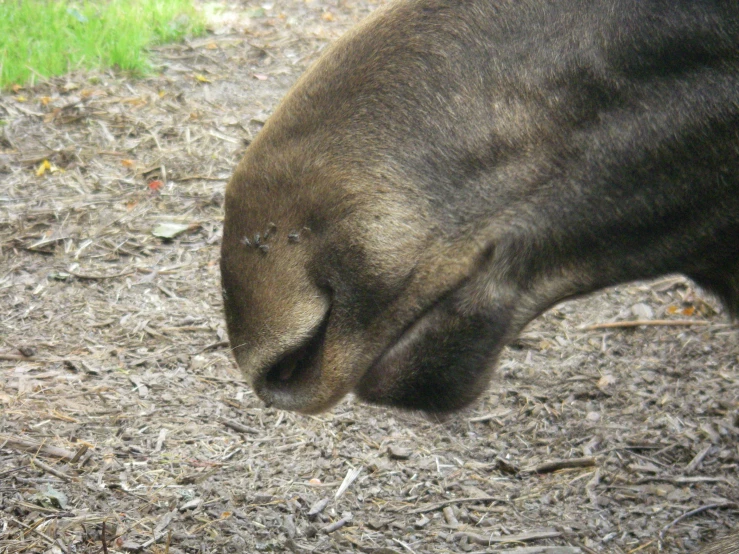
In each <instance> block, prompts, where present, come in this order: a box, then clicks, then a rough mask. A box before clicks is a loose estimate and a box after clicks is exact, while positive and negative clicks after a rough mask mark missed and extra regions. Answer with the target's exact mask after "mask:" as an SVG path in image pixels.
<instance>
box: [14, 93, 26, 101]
mask: <svg viewBox="0 0 739 554" xmlns="http://www.w3.org/2000/svg"><path fill="white" fill-rule="evenodd" d="M27 100H28V98H26V97H25V96H22V95H20V94H19V95H18V96H16V97H15V101H16V102H26V101H27Z"/></svg>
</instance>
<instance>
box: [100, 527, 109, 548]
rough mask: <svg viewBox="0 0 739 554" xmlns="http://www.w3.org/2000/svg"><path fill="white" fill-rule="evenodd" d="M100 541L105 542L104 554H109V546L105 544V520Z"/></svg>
mask: <svg viewBox="0 0 739 554" xmlns="http://www.w3.org/2000/svg"><path fill="white" fill-rule="evenodd" d="M100 540H101V541H103V554H108V545H107V544H106V543H105V520H103V528H102V530H101V531H100Z"/></svg>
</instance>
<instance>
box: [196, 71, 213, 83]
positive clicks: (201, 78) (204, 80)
mask: <svg viewBox="0 0 739 554" xmlns="http://www.w3.org/2000/svg"><path fill="white" fill-rule="evenodd" d="M195 79H197V80H198V81H199V82H201V83H212V82H213V81H211V80H210V79H208V78H207V77H206V76H205V75H201V74H200V73H198V74H196V75H195Z"/></svg>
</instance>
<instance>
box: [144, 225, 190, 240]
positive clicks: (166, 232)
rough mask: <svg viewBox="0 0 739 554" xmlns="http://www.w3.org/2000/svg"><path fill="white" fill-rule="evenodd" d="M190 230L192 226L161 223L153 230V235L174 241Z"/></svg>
mask: <svg viewBox="0 0 739 554" xmlns="http://www.w3.org/2000/svg"><path fill="white" fill-rule="evenodd" d="M188 229H190V226H189V225H184V224H182V223H160V224H159V225H157V226H156V227H154V229H152V231H151V234H152V235H154V236H155V237H159V238H162V239H173V238H175V237H176V236H177V235H181V234H182V233H184V232H185V231H187V230H188Z"/></svg>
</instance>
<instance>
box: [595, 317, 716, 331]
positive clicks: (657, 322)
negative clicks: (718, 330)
mask: <svg viewBox="0 0 739 554" xmlns="http://www.w3.org/2000/svg"><path fill="white" fill-rule="evenodd" d="M710 324H711V322H710V321H705V320H702V319H697V320H692V319H637V320H635V321H610V322H606V323H596V324H595V325H589V326H587V327H582V328H581V330H582V331H596V330H598V329H618V328H623V327H641V326H642V325H646V326H652V327H673V326H674V327H680V326H691V325H710Z"/></svg>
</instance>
